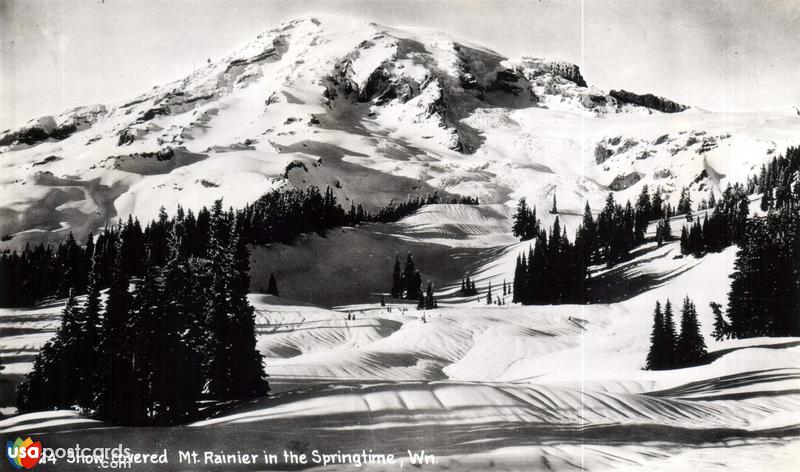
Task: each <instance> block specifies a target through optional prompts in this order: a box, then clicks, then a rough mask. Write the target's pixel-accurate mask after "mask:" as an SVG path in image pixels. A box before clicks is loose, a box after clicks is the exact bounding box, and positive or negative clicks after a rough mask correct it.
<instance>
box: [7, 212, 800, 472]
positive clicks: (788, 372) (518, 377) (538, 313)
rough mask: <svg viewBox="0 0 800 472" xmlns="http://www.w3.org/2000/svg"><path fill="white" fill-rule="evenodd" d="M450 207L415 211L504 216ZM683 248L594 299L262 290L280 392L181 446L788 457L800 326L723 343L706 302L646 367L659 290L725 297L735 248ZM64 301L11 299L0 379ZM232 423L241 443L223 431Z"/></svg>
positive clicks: (14, 369)
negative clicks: (363, 296)
mask: <svg viewBox="0 0 800 472" xmlns="http://www.w3.org/2000/svg"><path fill="white" fill-rule="evenodd" d="M437 207H440V208H439V210H438V212H436V211H434V212H432V213H431V214H425V213H424V212H423V213H418V214H416V215H414V216H412V217H410V218H408V219H407V220H404V221H403V222H401V223H402V224H405V225H408V226H409V227H411V228H413V227H416V226H417V225H430V228H433V229H435V228H436V227H437V226H438V225H439V224H443V225H445V226H446V225H448V224H450V223H451V222H454V221H457V220H458V219H460V218H463V219H465V220H467V221H471V222H473V223H475V222H478V221H480V220H481V218H485V219H486V220H487V221H486V222H485V223H486V224H493V223H492V221H493V219H494V218H497V217H498V215H497V214H496V213H495V212H496V211H497V209H495V208H491V207H490V208H466V209H456V208H455V207H452V208H451V207H450V206H449V205H441V206H437ZM437 207H434V208H437ZM501 214H502V213H501ZM410 223H414V224H410ZM471 224H472V223H471ZM378 229H379V225H376V227H375V228H373V230H375V231H378ZM426 231H427V230H426ZM418 236H419V235H418ZM409 237H411V236H409ZM435 237H438V236H436V235H434V238H435ZM331 238H333V236H331ZM524 244H525V243H522V244H519V245H513V246H509V247H506V248H505V249H504V251H501V252H500V253H499V254H498V253H495V255H494V256H492V257H488V258H485V259H483V261H482V262H480V263H477V265H478V270H477V271H476V280H477V281H478V283H479V284H480V286H481V287H485V286H486V284H488V282H489V281H493V287H495V290H498V288H497V287H498V285H497V281H498V279H499V278H500V277H502V276H503V275H504V274H505V275H507V274H508V264H507V260H511V261H513V257H515V252H516V250H518V249H520V248H522V247H523V246H524ZM434 246H442V245H440V244H435V245H434ZM442 247H446V246H442ZM455 249H458V248H455ZM677 252H679V251H678V249H677V244H676V243H669V244H667V245H665V246H664V247H662V248H657V247H655V246H652V247H651V246H645V247H643V248H642V249H641V251H639V252H637V253H635V254H634V258H633V259H632V260H631V261H629V262H626V263H624V264H620V267H619V268H618V269H611V270H606V271H601V272H599V273H598V275H597V277H596V279H595V281H594V282H593V283H599V284H606V283H608V284H611V283H612V281H614V282H613V283H614V284H634V285H636V284H642V285H643V286H646V289H644V291H642V292H641V293H638V294H637V291H635V290H633V294H632V295H631V296H628V297H624V298H622V299H620V300H618V301H614V302H609V303H598V304H592V305H582V306H581V305H558V306H528V307H521V306H513V305H508V306H486V305H485V303H484V302H483V300H471V299H463V298H461V297H458V296H455V295H453V296H443V297H441V298H440V307H441V308H439V309H436V310H425V311H417V310H416V309H415V308H414V305H413V304H407V303H402V302H397V301H394V300H387V302H388V303H387V306H380V304H378V303H377V302H370V303H361V304H356V305H348V306H340V307H337V308H336V309H325V308H319V307H315V306H311V305H308V304H304V303H300V302H295V301H292V300H290V299H287V298H285V297H273V296H265V295H259V294H251V296H250V301H251V303H252V304H253V305H254V307H255V309H256V329H257V336H258V338H257V346H258V349H259V350H260V351H261V352H262V354H264V356H265V364H266V371H267V372H268V374H269V375H270V383H271V385H272V388H273V393H272V394H271V395H270V396H269V397H265V398H261V399H257V400H252V401H248V402H241V403H239V404H236V405H224V406H223V407H221V408H219V409H211V410H208V413H207V417H206V418H205V419H202V420H199V421H196V422H194V423H193V424H191V425H190V426H189V427H185V428H182V429H181V434H180V435H175V436H174V438H175V439H174V444H172V447H175V448H180V447H183V448H184V449H192V448H195V449H197V448H199V449H203V448H206V449H209V450H216V449H220V448H224V449H226V450H227V449H236V448H238V449H239V450H242V451H245V450H248V449H253V450H258V451H261V450H265V449H266V450H272V449H276V450H282V449H284V448H287V447H289V448H291V447H296V446H293V444H294V445H296V443H295V442H293V441H299V440H302V441H305V442H308V443H309V444H310V445H311V447H313V448H316V449H319V450H321V451H328V452H334V451H336V450H342V451H351V450H352V451H360V450H361V449H362V448H364V447H365V445H366V444H370V445H371V446H370V447H371V448H372V449H373V450H375V451H380V452H384V453H388V452H394V453H396V454H405V453H406V450H408V449H411V450H414V449H425V450H426V451H428V452H429V453H433V454H435V455H436V456H437V460H438V461H439V464H440V465H442V466H447V467H450V468H451V469H457V470H486V468H488V467H491V466H492V464H494V467H505V468H507V469H511V470H537V469H538V468H540V467H542V464H548V466H547V467H545V468H556V469H558V470H598V471H606V470H643V468H649V467H651V466H652V467H653V469H654V470H685V468H686V467H692V468H695V469H697V470H716V469H718V468H720V467H724V466H727V467H732V466H738V465H740V464H749V463H750V462H748V461H751V460H752V457H753V455H754V454H755V455H758V456H759V457H761V462H760V463H759V464H758V466H759V467H764V466H767V465H768V466H769V467H770V469H771V470H792V469H791V467H790V465H791V464H792V458H793V457H796V456H795V455H794V454H796V451H797V450H798V445H799V444H800V441H798V439H797V438H798V436H799V435H800V430H798V425H800V416H799V415H798V412H799V411H800V369H798V367H797V366H798V365H800V340H798V339H797V338H754V339H742V340H724V341H721V342H716V341H713V339H712V338H711V337H710V336H708V334H709V332H710V330H711V328H712V315H711V313H710V310H704V309H699V312H700V315H701V316H700V322H701V329H702V332H703V334H704V335H706V342H707V343H708V345H709V351H710V354H709V357H708V359H707V361H706V363H705V364H703V365H700V366H696V367H692V368H687V369H678V370H670V371H645V370H642V367H643V364H644V359H645V356H646V353H647V349H648V346H649V332H650V329H651V323H652V313H651V311H652V308H653V307H652V305H653V300H655V299H659V300H665V299H666V298H668V297H674V298H675V299H679V298H680V297H681V296H682V294H689V295H690V296H691V297H692V298H693V299H694V300H695V302H696V304H697V306H698V307H699V308H700V307H703V306H707V304H708V302H709V301H718V302H722V303H724V301H725V300H726V298H725V294H726V293H727V290H728V288H729V284H728V282H727V280H726V275H727V274H728V273H729V272H730V271H731V270H732V263H733V253H734V252H735V248H731V249H728V250H725V251H723V252H722V253H719V254H711V255H707V256H705V257H704V258H702V259H697V258H694V257H681V258H675V255H676V254H677ZM279 280H281V281H283V280H284V279H281V278H279ZM281 283H282V282H281ZM637 286H638V285H637ZM624 290H626V291H627V290H630V287H625V288H624ZM498 295H499V294H498ZM61 307H62V303H53V304H51V305H48V306H42V307H39V308H37V309H35V310H5V311H2V312H0V323H2V324H1V325H0V329H2V330H3V338H2V341H1V342H0V353H2V356H3V363H4V364H5V365H6V367H7V368H6V370H5V371H3V374H2V375H3V378H2V379H0V380H2V381H3V382H8V381H9V380H13V378H15V376H18V375H20V374H22V373H25V372H27V371H28V369H30V363H31V362H32V355H33V353H34V352H35V350H36V349H37V348H38V347H40V346H41V344H42V343H44V342H45V341H46V340H47V339H48V338H49V337H50V336H51V335H52V333H53V329H54V328H55V326H56V325H57V323H58V311H59V310H60V309H61ZM723 308H724V307H723ZM423 317H424V319H423ZM4 400H5V401H6V405H8V404H9V403H8V402H9V400H10V399H9V398H7V397H5V398H4ZM0 431H3V432H4V433H11V434H15V433H21V432H25V433H26V434H37V437H41V438H43V441H47V443H48V444H52V445H58V444H70V443H74V442H75V441H76V440H79V441H80V442H81V444H84V443H93V442H98V443H99V444H103V443H104V442H107V441H113V442H114V444H116V443H117V442H122V443H125V444H131V445H134V446H137V445H141V447H145V445H143V444H142V443H141V432H140V431H139V430H137V429H136V428H114V429H112V430H109V429H108V425H105V424H102V423H98V422H94V421H92V420H89V419H87V418H85V417H83V416H80V415H77V414H75V413H72V412H63V411H62V412H49V413H34V414H30V415H21V416H16V417H12V418H9V419H5V420H1V421H0ZM309 431H313V441H312V440H310V439H309V438H310V437H311V436H309ZM245 432H246V433H247V434H240V433H245ZM232 437H237V438H242V439H237V441H238V442H237V443H236V444H233V443H229V442H228V440H227V439H224V438H232ZM278 468H280V467H278ZM365 469H366V470H375V469H374V468H373V469H371V468H370V467H365Z"/></svg>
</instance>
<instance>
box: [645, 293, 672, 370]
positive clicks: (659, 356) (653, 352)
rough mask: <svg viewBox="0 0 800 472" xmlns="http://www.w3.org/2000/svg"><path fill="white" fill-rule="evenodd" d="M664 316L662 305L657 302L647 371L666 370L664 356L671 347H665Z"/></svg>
mask: <svg viewBox="0 0 800 472" xmlns="http://www.w3.org/2000/svg"><path fill="white" fill-rule="evenodd" d="M664 340H665V339H664V315H663V313H662V312H661V303H660V302H658V301H656V309H655V312H654V313H653V331H652V332H651V333H650V351H649V352H648V353H647V363H646V367H645V368H646V369H647V370H657V369H661V368H664V366H665V362H664V361H665V359H664V357H665V356H664V354H665V353H666V352H668V350H669V346H664Z"/></svg>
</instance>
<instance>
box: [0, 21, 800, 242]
mask: <svg viewBox="0 0 800 472" xmlns="http://www.w3.org/2000/svg"><path fill="white" fill-rule="evenodd" d="M798 124H800V116H798V114H797V113H796V110H794V109H793V108H790V107H787V108H786V109H782V110H776V111H772V112H763V113H712V112H706V111H703V110H699V109H696V108H689V109H688V110H686V111H683V112H680V113H662V112H660V111H658V110H655V109H650V108H644V107H641V106H637V105H631V104H628V103H622V102H619V101H618V100H617V99H615V98H614V97H612V96H611V95H609V94H608V93H607V92H606V91H602V90H599V89H597V88H595V87H592V86H589V85H587V84H586V81H585V80H584V78H583V77H582V76H581V73H580V70H579V69H578V67H577V66H575V65H573V64H568V63H564V62H562V61H558V60H555V59H542V58H531V57H522V58H510V57H506V56H504V55H502V53H500V52H495V51H491V50H489V49H487V48H484V47H482V46H479V45H474V44H471V43H469V42H466V41H462V40H460V39H457V38H451V37H448V36H447V35H444V34H441V33H439V32H436V31H430V30H424V29H418V28H393V27H387V26H382V25H378V24H374V23H366V22H364V21H362V20H358V19H353V18H344V17H336V16H330V15H322V16H305V17H301V18H298V19H296V20H293V21H289V22H286V23H284V24H282V25H280V26H278V27H277V28H274V29H272V30H270V31H266V32H264V33H263V34H261V35H259V37H257V38H255V40H254V41H252V42H251V43H250V44H247V45H246V46H244V47H243V48H241V49H240V50H238V51H236V52H234V53H232V54H231V55H229V56H228V57H226V58H223V59H222V60H220V61H218V62H211V63H209V64H207V65H205V66H204V67H202V68H200V69H198V70H196V71H194V72H193V73H191V74H189V75H187V76H186V77H185V78H184V79H183V80H179V81H176V82H174V83H170V84H165V85H163V86H159V87H155V88H154V89H152V90H150V91H148V92H147V93H145V94H142V95H140V96H138V97H135V98H132V99H131V100H128V101H126V102H120V103H113V104H106V105H92V106H86V107H79V108H76V109H73V110H68V111H65V112H64V113H62V114H61V115H58V116H55V117H52V116H49V117H40V118H37V119H34V120H31V122H30V123H28V124H27V125H25V126H23V127H22V128H20V129H16V130H5V131H3V132H2V133H1V134H0V157H2V159H0V175H2V177H0V217H1V218H0V235H2V236H3V241H0V248H12V249H13V248H16V249H20V248H22V247H24V245H25V243H26V242H28V241H34V242H38V241H56V240H60V239H63V238H64V236H65V234H66V231H67V230H68V229H72V230H73V231H74V232H75V233H76V235H77V236H79V238H80V239H81V240H82V239H83V238H84V237H85V236H86V234H87V233H88V232H89V231H96V230H98V229H100V228H102V227H103V226H104V225H106V224H107V223H113V222H114V221H115V220H116V219H117V218H127V216H128V215H134V216H137V217H139V218H140V219H142V220H143V221H147V220H150V219H151V218H153V217H155V216H156V215H157V214H158V210H159V208H160V207H161V206H162V205H163V206H164V207H165V208H166V209H167V211H169V212H170V213H173V212H174V211H175V208H176V206H177V205H179V204H180V205H182V206H184V207H185V208H191V209H194V210H197V209H199V208H200V207H202V206H203V205H210V204H211V203H212V202H213V201H214V200H215V199H218V198H223V197H224V199H225V204H226V205H232V206H234V207H238V206H242V205H244V204H246V203H249V202H252V201H254V200H255V199H257V198H258V197H259V196H261V195H262V194H264V193H265V192H267V191H269V190H272V189H280V188H286V187H298V188H305V187H307V186H309V185H317V186H320V187H321V188H323V189H324V187H326V186H330V187H331V188H332V189H333V190H334V191H335V193H336V195H337V197H338V198H339V201H340V202H341V203H342V204H343V205H344V206H345V207H349V203H350V202H357V203H362V204H363V205H364V206H365V208H367V209H368V210H369V209H374V208H376V207H381V206H383V205H386V204H387V203H388V202H389V201H390V200H391V199H405V198H407V197H408V196H409V195H425V194H428V193H432V192H434V191H437V190H438V191H440V192H441V193H442V194H444V192H449V193H451V194H453V193H454V194H463V195H473V196H477V197H479V198H480V199H481V201H482V202H484V203H493V204H500V205H506V206H513V205H514V203H515V202H516V200H517V199H519V198H521V197H526V198H527V199H528V201H529V203H530V204H531V205H535V206H537V207H538V208H539V209H540V210H544V209H546V208H550V205H551V202H552V199H553V196H556V197H557V198H558V201H559V208H560V209H561V210H562V211H563V212H565V213H576V214H579V213H580V212H582V210H583V204H584V202H585V200H586V199H588V200H589V202H590V203H591V204H592V207H593V208H595V209H598V208H600V206H601V205H602V203H603V200H604V198H605V195H606V193H607V192H608V191H615V192H617V193H618V195H617V201H621V202H624V201H625V200H626V199H628V198H631V199H633V197H634V196H635V195H637V194H638V193H639V192H640V191H641V188H642V186H644V185H648V186H650V187H651V188H654V187H656V186H661V187H662V188H663V190H664V192H665V193H666V196H667V197H668V198H669V199H670V200H671V202H672V203H673V206H674V204H675V203H676V201H677V198H678V194H679V193H680V190H681V188H682V187H683V186H689V187H690V188H691V192H692V197H693V200H694V201H695V202H698V201H700V200H701V199H702V198H707V197H708V195H709V192H711V191H713V192H716V193H717V194H718V196H719V192H721V189H724V188H725V186H727V185H728V184H730V183H735V182H741V181H743V180H744V179H745V178H746V177H747V176H748V175H750V174H752V173H753V172H754V171H756V170H758V168H760V166H761V164H762V163H764V162H766V161H767V160H769V159H771V158H772V156H774V155H776V154H779V153H781V152H783V150H784V149H785V148H786V146H788V145H794V144H796V137H797V127H798ZM540 213H544V211H540ZM7 236H8V237H7ZM496 242H500V241H496Z"/></svg>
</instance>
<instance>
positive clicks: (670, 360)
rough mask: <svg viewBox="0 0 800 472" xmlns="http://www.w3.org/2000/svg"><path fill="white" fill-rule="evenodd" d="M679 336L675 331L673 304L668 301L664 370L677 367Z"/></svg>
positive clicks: (665, 319) (665, 315)
mask: <svg viewBox="0 0 800 472" xmlns="http://www.w3.org/2000/svg"><path fill="white" fill-rule="evenodd" d="M677 343H678V334H677V333H676V331H675V321H674V319H673V314H672V303H671V302H670V301H669V299H667V303H666V304H664V342H663V344H662V345H663V346H664V359H665V360H666V361H665V364H664V368H672V367H674V366H675V358H676V355H677V351H676V348H677Z"/></svg>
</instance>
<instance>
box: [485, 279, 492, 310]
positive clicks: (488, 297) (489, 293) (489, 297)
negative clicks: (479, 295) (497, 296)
mask: <svg viewBox="0 0 800 472" xmlns="http://www.w3.org/2000/svg"><path fill="white" fill-rule="evenodd" d="M486 304H487V305H491V304H492V282H491V281H489V290H487V291H486Z"/></svg>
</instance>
